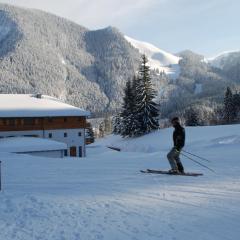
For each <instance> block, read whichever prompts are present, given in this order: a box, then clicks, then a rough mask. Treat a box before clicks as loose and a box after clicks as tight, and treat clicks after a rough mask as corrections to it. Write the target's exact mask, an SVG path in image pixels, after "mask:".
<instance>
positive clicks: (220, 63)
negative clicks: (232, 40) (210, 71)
mask: <svg viewBox="0 0 240 240" xmlns="http://www.w3.org/2000/svg"><path fill="white" fill-rule="evenodd" d="M239 56H240V51H239V50H235V51H225V52H222V53H220V54H218V55H217V56H215V57H212V58H206V62H208V63H209V64H211V65H212V66H214V67H217V68H224V66H225V65H226V64H227V63H229V62H231V63H233V61H234V60H235V59H236V58H238V57H239Z"/></svg>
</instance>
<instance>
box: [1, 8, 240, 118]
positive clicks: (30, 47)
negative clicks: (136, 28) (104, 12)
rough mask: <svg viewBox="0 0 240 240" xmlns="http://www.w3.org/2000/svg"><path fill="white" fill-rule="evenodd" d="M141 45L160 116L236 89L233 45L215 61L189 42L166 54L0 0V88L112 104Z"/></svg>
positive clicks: (88, 104) (239, 85) (112, 31)
mask: <svg viewBox="0 0 240 240" xmlns="http://www.w3.org/2000/svg"><path fill="white" fill-rule="evenodd" d="M142 53H145V54H146V55H147V56H148V58H149V65H150V66H151V69H152V71H151V76H152V82H153V85H154V87H155V89H156V90H157V91H158V98H157V101H160V103H161V112H162V117H168V116H169V115H170V114H174V113H175V112H176V111H177V112H179V111H183V110H184V109H185V108H187V107H188V106H189V105H192V104H195V103H197V104H205V103H206V102H207V104H208V107H212V106H214V104H215V103H218V104H220V103H222V101H223V96H224V91H225V90H226V87H227V86H230V87H233V89H240V77H239V76H240V70H239V69H240V54H239V53H231V54H229V55H228V57H227V58H226V60H225V61H224V64H221V68H219V67H216V66H213V64H212V63H208V62H206V61H204V57H203V56H202V55H200V54H196V53H194V52H191V51H190V50H186V51H183V52H181V53H179V54H177V55H174V54H170V53H168V52H165V51H163V50H161V49H159V48H157V47H155V46H154V45H152V44H150V43H146V42H141V41H138V40H134V39H132V38H130V37H127V36H124V35H123V34H122V33H121V32H120V31H119V30H118V29H116V28H114V27H108V28H104V29H99V30H95V31H91V30H89V29H87V28H85V27H83V26H80V25H78V24H76V23H74V22H71V21H69V20H67V19H64V18H61V17H58V16H55V15H53V14H49V13H46V12H43V11H40V10H34V9H25V8H19V7H14V6H10V5H6V4H0V93H31V94H32V93H42V94H45V95H51V96H54V97H57V98H60V99H61V100H63V101H66V102H68V103H70V104H73V105H75V106H78V107H81V108H84V109H86V110H89V111H91V112H93V113H97V112H100V113H101V112H103V111H116V109H119V108H120V107H121V104H122V96H123V89H124V86H125V83H126V81H127V80H128V79H130V78H132V77H133V75H134V74H135V73H136V71H137V69H138V66H139V61H140V58H141V54H142ZM224 59H225V58H224Z"/></svg>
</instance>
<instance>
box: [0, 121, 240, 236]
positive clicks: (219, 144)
mask: <svg viewBox="0 0 240 240" xmlns="http://www.w3.org/2000/svg"><path fill="white" fill-rule="evenodd" d="M171 135H172V129H163V130H159V131H157V132H154V133H152V134H149V135H147V136H144V137H140V138H136V139H132V140H130V139H121V138H120V137H118V136H110V137H106V138H105V139H102V140H101V141H97V142H96V143H95V144H93V145H90V146H89V147H88V149H87V155H88V156H87V158H84V159H78V158H65V159H47V158H37V157H31V156H27V155H14V154H9V153H1V154H0V155H1V160H2V173H3V176H2V183H3V191H2V192H0V216H1V218H0V239H1V240H15V239H18V240H35V239H38V240H40V239H41V240H46V239H48V240H60V239H66V240H80V239H82V240H99V239H104V240H105V239H106V240H123V239H124V240H130V239H131V240H134V239H135V240H159V239H163V240H173V239H174V240H188V239H189V240H192V239H195V240H238V239H239V235H240V228H239V220H240V177H239V172H240V162H239V154H240V150H239V145H240V125H232V126H231V125H229V126H227V125H226V126H216V127H192V128H190V127H188V128H186V136H187V141H186V146H185V150H186V151H189V152H193V153H195V154H198V155H201V156H202V157H205V158H208V159H209V160H211V163H207V162H202V163H204V164H207V165H208V166H209V167H211V168H213V169H214V170H215V173H213V172H210V171H208V170H206V169H204V168H202V167H200V166H198V165H196V164H195V163H193V162H192V161H190V160H188V159H186V158H183V157H182V160H183V164H184V166H185V170H186V171H191V172H193V171H194V172H202V173H204V176H202V177H184V176H167V175H154V174H142V173H140V172H139V170H140V169H146V168H155V169H157V168H158V169H169V165H168V163H167V160H166V154H167V152H168V151H169V149H170V148H171V146H172V142H171V137H172V136H171ZM106 146H114V147H119V148H121V149H122V151H121V152H117V151H113V150H110V149H108V148H106ZM196 160H197V159H196ZM198 160H199V161H201V160H200V159H198Z"/></svg>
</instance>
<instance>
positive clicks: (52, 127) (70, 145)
mask: <svg viewBox="0 0 240 240" xmlns="http://www.w3.org/2000/svg"><path fill="white" fill-rule="evenodd" d="M89 115H90V113H89V112H87V111H85V110H82V109H80V108H77V107H74V106H71V105H69V104H66V103H63V102H62V101H60V100H58V99H56V98H53V97H49V96H45V95H41V94H37V95H30V94H0V138H5V137H39V138H47V139H51V140H55V141H58V142H63V143H66V144H67V150H66V151H65V153H64V155H65V156H78V157H84V156H85V155H86V151H85V129H86V125H87V123H86V118H87V116H89ZM12 147H13V148H14V146H12Z"/></svg>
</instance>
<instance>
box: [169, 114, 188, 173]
mask: <svg viewBox="0 0 240 240" xmlns="http://www.w3.org/2000/svg"><path fill="white" fill-rule="evenodd" d="M171 123H172V126H173V127H174V128H175V130H174V132H173V143H174V147H173V148H172V149H171V151H170V152H169V153H168V155H167V158H168V161H169V163H170V165H171V168H172V169H171V170H169V172H171V173H184V168H183V165H182V163H181V160H180V158H179V155H180V153H181V150H182V148H183V147H184V144H185V129H184V128H183V127H182V126H181V124H180V121H179V118H178V117H174V118H173V119H172V120H171Z"/></svg>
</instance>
